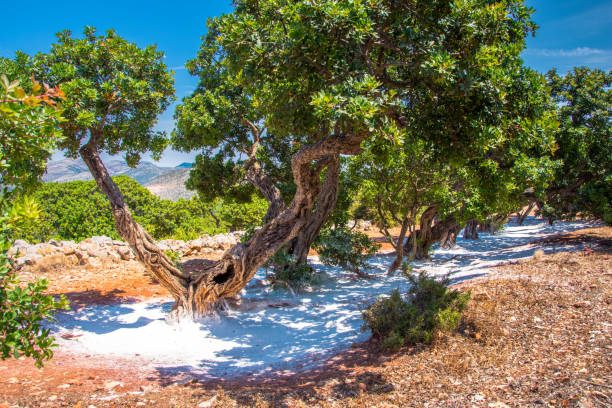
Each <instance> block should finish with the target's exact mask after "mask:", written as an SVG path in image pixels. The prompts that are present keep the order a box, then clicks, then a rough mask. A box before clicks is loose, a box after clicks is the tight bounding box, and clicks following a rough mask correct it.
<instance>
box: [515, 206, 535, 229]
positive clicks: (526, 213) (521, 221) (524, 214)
mask: <svg viewBox="0 0 612 408" xmlns="http://www.w3.org/2000/svg"><path fill="white" fill-rule="evenodd" d="M535 205H536V203H535V201H531V202H530V203H529V205H528V206H527V209H526V210H525V212H523V213H522V214H520V215H519V218H518V221H517V223H518V225H523V223H524V222H525V218H526V217H527V216H528V215H529V213H530V212H531V210H533V207H535Z"/></svg>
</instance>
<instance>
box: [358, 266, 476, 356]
mask: <svg viewBox="0 0 612 408" xmlns="http://www.w3.org/2000/svg"><path fill="white" fill-rule="evenodd" d="M404 273H405V275H406V277H407V278H408V279H409V281H410V283H411V286H410V289H409V290H408V293H407V295H406V296H405V297H402V295H401V294H400V293H399V291H398V290H397V289H396V290H394V291H393V292H391V295H390V296H389V297H381V298H379V299H378V300H377V301H376V302H375V303H374V304H373V305H371V306H370V307H368V308H367V309H366V310H365V311H364V312H363V319H364V329H370V330H371V331H372V336H373V337H374V338H376V339H378V340H380V341H381V342H382V346H383V347H384V348H388V349H398V348H400V347H402V346H403V345H406V344H415V343H431V341H432V340H433V339H434V338H435V335H436V333H437V332H446V331H452V330H455V329H456V328H457V326H458V325H459V323H460V321H461V315H462V313H463V310H464V309H465V307H466V306H467V303H468V301H469V299H470V293H461V292H458V291H456V290H453V289H449V288H448V280H446V279H445V280H437V279H435V278H432V277H428V276H427V275H425V274H423V273H421V274H419V275H418V276H414V275H412V274H411V273H410V272H408V271H407V269H406V268H404Z"/></svg>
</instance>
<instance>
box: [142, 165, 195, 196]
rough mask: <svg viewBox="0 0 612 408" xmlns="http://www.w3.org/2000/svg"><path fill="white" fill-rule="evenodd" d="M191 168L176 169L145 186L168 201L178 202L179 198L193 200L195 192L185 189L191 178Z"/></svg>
mask: <svg viewBox="0 0 612 408" xmlns="http://www.w3.org/2000/svg"><path fill="white" fill-rule="evenodd" d="M189 171H190V169H189V168H184V167H181V168H174V169H172V170H170V171H168V172H166V173H164V174H162V175H160V176H158V177H155V178H154V179H153V180H151V181H149V182H148V183H145V184H144V186H145V187H146V188H147V190H149V191H150V192H152V193H153V194H155V195H157V196H159V197H161V198H163V199H166V200H178V199H179V198H191V197H193V196H194V195H195V192H193V191H189V190H187V188H185V181H187V179H188V178H189Z"/></svg>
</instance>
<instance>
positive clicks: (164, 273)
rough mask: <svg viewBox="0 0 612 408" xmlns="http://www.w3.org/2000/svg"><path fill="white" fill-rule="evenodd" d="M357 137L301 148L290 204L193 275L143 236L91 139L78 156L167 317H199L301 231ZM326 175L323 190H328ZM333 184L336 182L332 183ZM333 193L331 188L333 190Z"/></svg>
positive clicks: (295, 160)
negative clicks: (165, 300)
mask: <svg viewBox="0 0 612 408" xmlns="http://www.w3.org/2000/svg"><path fill="white" fill-rule="evenodd" d="M360 142H361V138H359V137H355V136H353V137H341V136H329V137H326V138H324V139H322V140H320V141H318V142H316V143H313V144H311V145H308V146H304V147H302V148H301V149H300V150H299V151H298V152H297V153H296V154H294V156H293V157H292V160H291V168H292V171H293V176H294V181H295V184H296V186H297V190H296V193H295V195H294V197H293V200H292V202H291V204H290V205H289V206H288V207H287V208H286V209H284V210H283V211H282V212H280V214H278V215H277V216H276V217H275V218H274V219H272V220H271V221H270V222H268V223H267V224H266V225H264V226H263V227H262V228H261V229H259V230H258V231H257V232H256V233H255V234H254V235H253V237H251V239H250V240H249V241H248V242H245V243H238V244H236V245H235V246H234V247H232V248H231V249H229V250H228V251H226V252H225V254H224V255H223V257H222V259H220V260H219V261H216V262H212V263H211V264H210V265H209V266H206V267H204V268H203V269H202V270H201V271H198V272H197V273H185V272H183V271H181V270H180V269H179V268H178V267H176V266H175V265H174V264H173V263H172V261H171V260H170V259H169V258H168V257H167V256H166V255H165V253H164V251H162V250H161V248H160V247H159V246H158V245H157V244H156V243H155V241H154V240H153V239H152V238H151V237H150V236H149V234H147V232H146V231H145V230H144V229H143V228H142V227H141V226H140V225H139V224H137V223H136V222H135V221H134V219H133V217H132V215H131V212H130V210H129V208H128V207H127V205H126V203H125V200H124V199H123V196H122V195H121V192H120V191H119V189H118V188H117V185H116V184H115V183H114V181H113V180H112V178H111V177H110V174H109V173H108V171H107V169H106V167H105V166H104V164H103V162H102V160H101V159H100V155H99V153H98V149H97V145H96V139H95V134H93V133H92V138H91V140H90V141H89V142H88V143H87V144H86V145H84V146H83V147H82V148H81V150H80V154H81V157H82V158H83V160H84V161H85V163H86V164H87V166H88V167H89V169H90V171H91V173H92V175H93V176H94V179H95V180H96V183H97V184H98V187H99V188H100V190H102V192H103V193H104V194H106V196H107V197H108V200H109V202H110V204H111V208H112V211H113V216H114V218H115V225H116V227H117V232H118V233H119V235H120V236H121V237H122V238H123V239H124V240H125V241H126V242H127V243H128V244H129V246H130V247H131V248H132V250H133V251H134V253H135V254H136V256H137V258H138V260H139V261H140V262H141V263H143V264H144V265H145V266H146V267H147V269H148V270H149V272H150V273H151V274H152V275H153V276H154V277H155V278H156V279H157V280H158V281H159V283H160V284H161V285H162V286H164V287H165V288H166V289H168V290H169V291H170V293H171V294H172V296H173V297H174V298H175V304H174V306H173V312H172V313H173V315H174V316H175V317H181V316H199V315H205V314H208V313H210V312H212V311H213V310H214V307H215V304H216V303H217V302H218V301H219V300H221V299H223V298H228V297H233V296H235V295H236V294H238V292H240V290H241V289H242V288H243V287H244V286H245V285H246V284H247V283H248V281H249V280H250V279H251V278H252V277H253V276H254V275H255V273H256V272H257V269H258V268H259V267H260V266H261V265H262V264H264V263H265V262H266V261H267V260H268V259H269V258H270V257H271V256H272V255H273V254H274V253H275V252H276V251H278V250H279V249H280V248H281V247H282V246H283V245H285V244H286V243H287V242H289V241H290V240H291V239H293V238H295V237H296V236H297V235H298V233H299V232H300V231H301V230H302V229H303V228H305V227H306V225H307V223H308V221H309V220H310V216H311V214H312V211H313V209H314V207H315V204H316V201H317V198H318V197H319V195H320V194H319V193H320V192H321V180H320V173H321V171H322V170H323V169H324V168H326V167H332V168H333V167H334V166H335V165H336V163H337V161H338V160H339V155H340V154H356V153H358V152H360V151H361V148H360V147H359V143H360ZM333 173H334V172H333V171H331V172H329V175H326V177H325V181H324V183H323V186H325V187H324V188H331V187H332V186H330V184H332V183H331V182H329V181H328V180H329V179H330V178H331V176H332V175H333ZM336 184H337V183H336ZM336 188H337V185H336Z"/></svg>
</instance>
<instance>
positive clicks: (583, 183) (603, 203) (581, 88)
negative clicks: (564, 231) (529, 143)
mask: <svg viewBox="0 0 612 408" xmlns="http://www.w3.org/2000/svg"><path fill="white" fill-rule="evenodd" d="M547 76H548V80H549V83H550V87H551V90H552V96H553V98H554V99H555V102H557V104H558V105H559V109H558V113H557V119H558V121H559V124H560V125H559V130H558V131H557V132H556V134H555V139H556V144H557V149H556V150H555V152H554V153H553V157H554V158H555V159H558V160H561V161H562V163H563V165H562V166H561V167H559V168H558V170H557V171H556V173H555V179H554V182H553V183H552V185H551V187H550V189H549V190H548V197H547V198H546V203H545V206H544V209H543V213H544V215H546V216H548V217H550V218H551V220H554V219H560V218H572V217H575V216H576V215H578V214H581V215H583V216H584V215H586V216H595V217H598V218H600V219H602V220H604V221H605V222H606V223H608V224H612V89H611V88H610V86H611V85H612V71H609V72H607V73H606V72H604V71H601V70H597V69H594V70H591V69H589V68H586V67H582V68H575V69H574V70H573V71H571V72H569V73H568V74H567V75H565V76H563V77H562V76H559V75H558V74H557V72H556V71H555V70H552V71H550V72H549V73H548V74H547Z"/></svg>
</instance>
